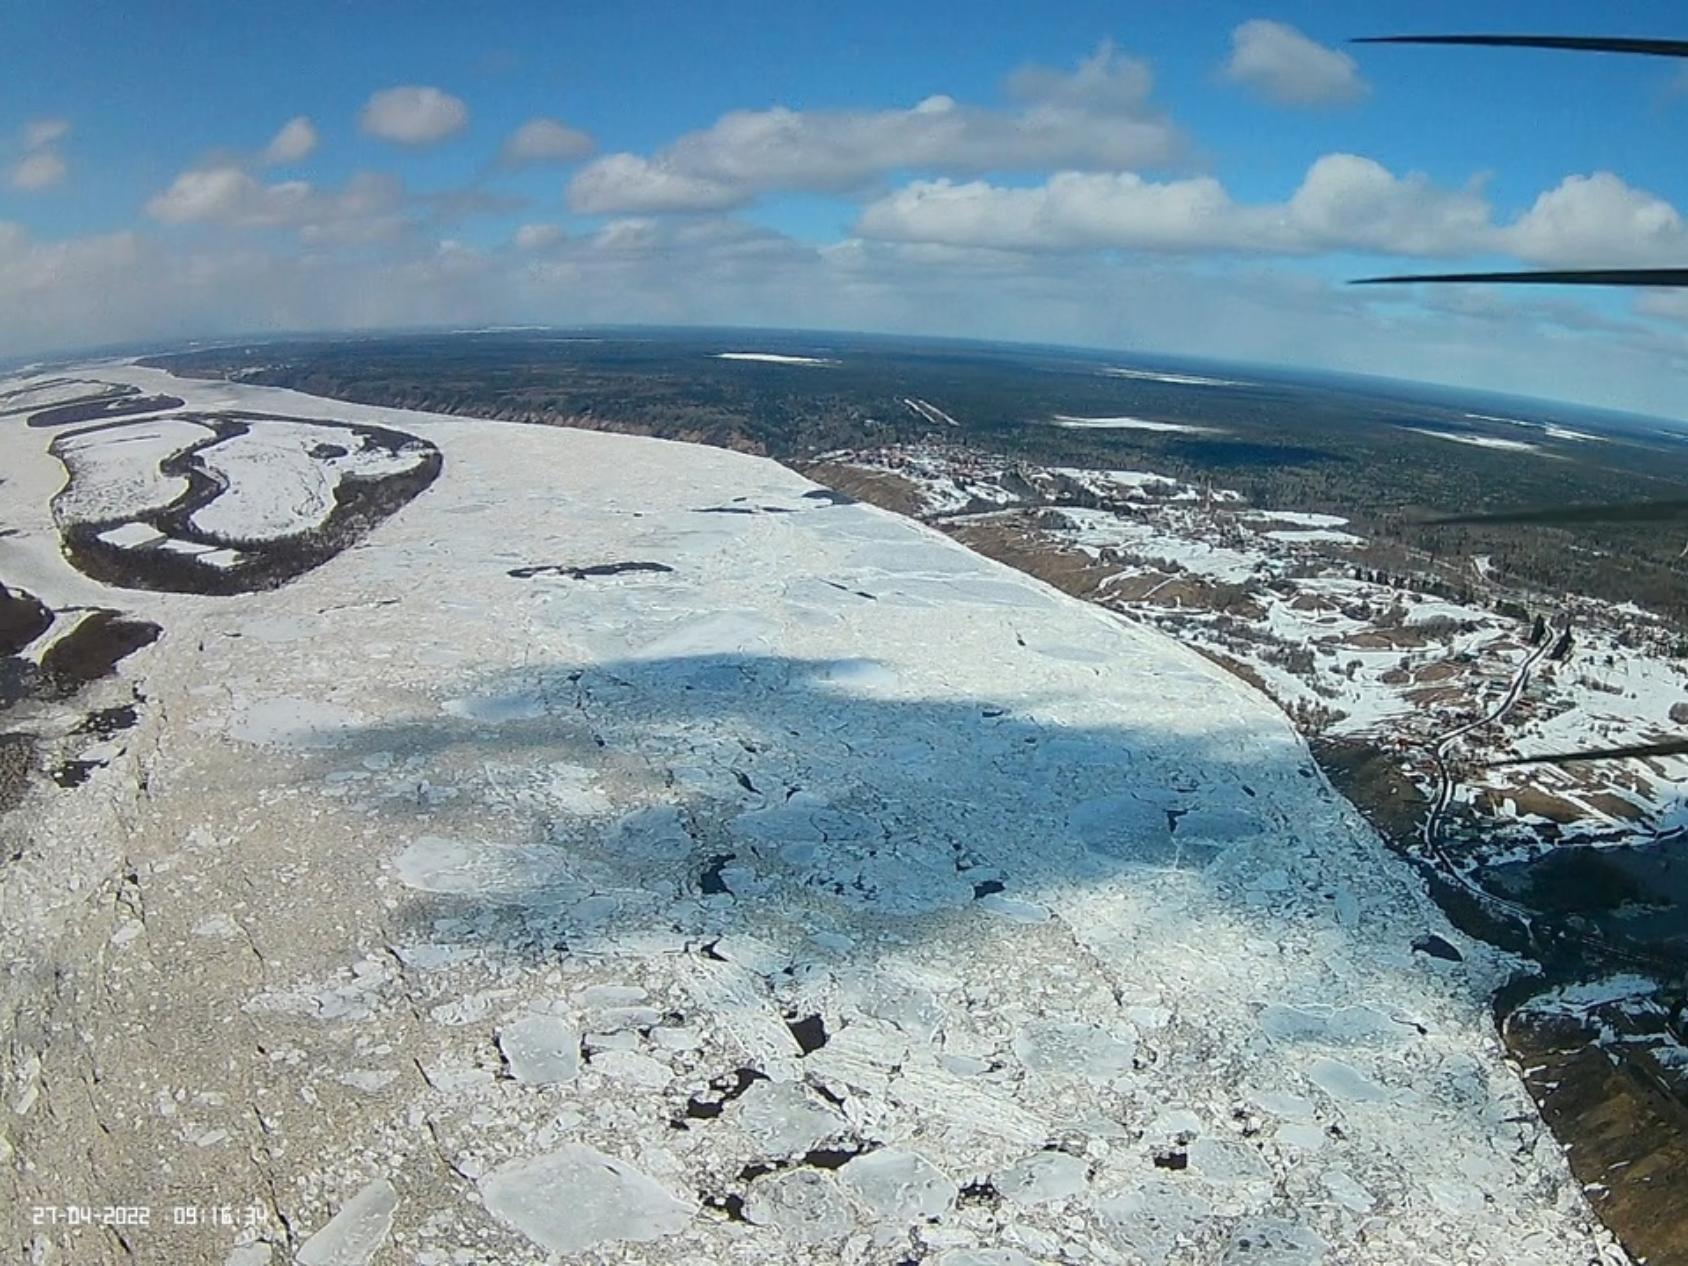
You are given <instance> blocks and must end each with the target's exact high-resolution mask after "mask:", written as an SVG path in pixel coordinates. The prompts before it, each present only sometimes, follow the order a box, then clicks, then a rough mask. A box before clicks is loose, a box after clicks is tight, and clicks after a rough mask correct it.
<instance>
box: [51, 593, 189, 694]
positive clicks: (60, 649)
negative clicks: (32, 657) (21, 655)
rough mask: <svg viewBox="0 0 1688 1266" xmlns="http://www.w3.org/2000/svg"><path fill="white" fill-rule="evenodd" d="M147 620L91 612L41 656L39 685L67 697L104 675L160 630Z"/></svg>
mask: <svg viewBox="0 0 1688 1266" xmlns="http://www.w3.org/2000/svg"><path fill="white" fill-rule="evenodd" d="M162 631H163V630H161V629H160V628H159V627H158V625H156V624H153V623H151V622H150V621H147V620H131V619H127V618H125V617H124V616H121V615H119V614H118V613H117V612H116V611H95V612H94V613H93V614H92V615H89V616H86V617H84V618H83V620H82V622H81V623H80V624H78V625H77V626H76V627H75V628H74V629H72V630H71V631H70V632H69V633H67V634H65V635H64V636H63V637H61V638H60V639H59V640H58V641H56V642H54V643H53V644H52V645H51V646H49V647H48V648H47V650H46V652H45V653H44V654H43V655H42V656H41V684H42V687H43V689H44V691H45V692H46V693H47V694H49V695H50V696H52V697H55V698H60V699H64V698H68V697H70V696H71V695H73V694H75V693H76V692H77V691H78V690H80V689H81V688H82V687H83V686H86V685H88V684H89V683H90V682H95V681H99V680H100V679H101V678H104V677H108V676H110V675H111V674H112V672H113V671H115V670H116V668H117V665H118V664H119V663H120V662H122V661H123V660H124V659H126V658H128V657H129V656H130V655H133V654H134V653H135V652H136V651H138V650H140V649H141V648H142V647H143V646H151V645H152V644H153V643H154V642H156V641H157V640H158V636H159V634H160V633H161V632H162Z"/></svg>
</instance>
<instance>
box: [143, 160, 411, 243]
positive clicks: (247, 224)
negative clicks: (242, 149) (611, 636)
mask: <svg viewBox="0 0 1688 1266" xmlns="http://www.w3.org/2000/svg"><path fill="white" fill-rule="evenodd" d="M405 201H406V199H405V194H404V189H403V186H402V185H401V184H400V183H399V182H398V180H396V179H395V178H394V177H392V176H387V175H381V174H377V173H373V172H360V173H358V174H357V175H355V176H353V177H352V178H351V179H350V180H348V181H347V182H346V184H345V185H344V186H343V187H342V188H340V189H339V190H320V189H318V188H316V187H315V186H314V185H312V184H311V183H310V182H309V181H304V180H288V181H282V182H281V183H279V184H271V185H267V184H264V183H262V182H260V181H259V180H257V179H256V178H255V177H254V176H253V175H252V174H251V173H250V172H248V171H246V170H244V169H243V168H240V167H236V166H233V165H224V166H218V167H201V168H194V169H192V170H190V171H184V172H182V173H181V174H180V175H179V176H177V177H176V179H175V180H174V181H173V182H172V183H171V185H170V187H169V188H168V189H166V190H164V191H163V192H162V193H160V194H158V195H157V196H155V197H153V198H152V199H150V200H149V201H148V202H147V206H146V210H147V214H148V215H150V216H151V217H152V218H153V219H155V220H157V221H159V222H160V223H162V224H171V225H185V224H205V225H218V226H221V227H225V228H236V229H290V230H293V231H296V232H297V233H298V234H299V236H300V238H301V240H303V241H305V242H307V243H312V244H355V243H367V242H377V241H386V240H390V239H392V238H394V237H397V236H399V235H401V234H402V233H403V232H404V231H405V229H406V227H407V226H408V221H407V220H406V219H405V218H404V217H403V215H402V214H401V212H402V210H403V208H404V205H405Z"/></svg>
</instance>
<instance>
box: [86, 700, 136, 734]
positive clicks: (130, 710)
mask: <svg viewBox="0 0 1688 1266" xmlns="http://www.w3.org/2000/svg"><path fill="white" fill-rule="evenodd" d="M138 715H139V714H138V713H137V712H136V710H135V705H134V704H132V703H124V704H119V705H118V706H117V707H115V708H101V709H99V710H98V711H96V712H90V713H89V714H88V715H87V716H85V717H83V718H82V723H81V724H80V725H78V726H77V727H76V728H75V729H74V730H72V731H71V733H73V734H94V735H98V736H99V737H100V738H110V737H111V736H112V735H113V734H117V733H119V732H120V731H123V730H127V729H128V728H130V727H131V726H132V725H134V724H135V721H136V719H137V717H138Z"/></svg>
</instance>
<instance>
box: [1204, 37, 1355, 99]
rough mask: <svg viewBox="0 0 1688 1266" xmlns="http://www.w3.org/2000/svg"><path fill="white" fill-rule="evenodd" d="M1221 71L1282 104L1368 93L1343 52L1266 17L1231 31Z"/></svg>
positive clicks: (1232, 79)
mask: <svg viewBox="0 0 1688 1266" xmlns="http://www.w3.org/2000/svg"><path fill="white" fill-rule="evenodd" d="M1222 73H1223V74H1224V76H1225V78H1227V79H1229V80H1231V81H1232V82H1233V83H1238V84H1241V85H1243V86H1244V87H1245V88H1248V89H1249V90H1250V91H1252V92H1254V93H1255V94H1257V95H1258V96H1260V97H1262V98H1264V99H1265V100H1267V101H1270V102H1271V103H1272V104H1274V105H1280V106H1296V107H1307V106H1332V105H1348V104H1351V103H1352V102H1355V101H1358V100H1360V99H1361V98H1362V97H1364V96H1365V95H1366V93H1367V92H1369V91H1370V88H1369V87H1368V86H1367V84H1366V81H1365V80H1364V79H1362V78H1361V77H1360V68H1359V67H1358V66H1357V65H1356V64H1355V62H1354V59H1353V58H1352V57H1350V56H1348V54H1347V53H1344V52H1342V51H1341V50H1339V49H1334V48H1327V47H1326V46H1325V45H1323V44H1320V43H1317V42H1316V41H1314V40H1310V39H1308V38H1307V37H1306V36H1305V35H1303V34H1302V33H1301V32H1300V31H1298V30H1296V29H1295V28H1294V27H1293V26H1289V25H1286V24H1285V23H1283V22H1272V21H1269V20H1268V19H1266V18H1255V19H1253V20H1252V21H1249V22H1244V23H1243V24H1242V25H1241V26H1239V27H1237V28H1236V29H1235V30H1233V31H1232V32H1231V56H1230V57H1229V58H1228V59H1227V60H1226V62H1225V65H1224V68H1223V72H1222Z"/></svg>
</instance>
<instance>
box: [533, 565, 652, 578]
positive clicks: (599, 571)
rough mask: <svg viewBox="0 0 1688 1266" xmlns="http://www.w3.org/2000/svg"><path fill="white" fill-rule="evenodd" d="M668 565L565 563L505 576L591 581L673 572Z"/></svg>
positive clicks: (539, 566) (541, 566)
mask: <svg viewBox="0 0 1688 1266" xmlns="http://www.w3.org/2000/svg"><path fill="white" fill-rule="evenodd" d="M673 570H674V569H673V568H672V567H670V566H668V564H667V563H593V564H591V565H590V566H587V567H570V566H568V565H566V564H564V563H537V564H535V565H533V566H531V567H512V568H511V569H510V570H509V571H507V572H505V573H504V574H505V575H507V576H514V577H515V578H516V579H517V580H531V579H532V578H533V577H535V576H564V577H567V578H568V579H569V580H590V579H592V578H593V577H596V576H625V575H628V574H630V573H635V572H653V573H654V572H672V571H673Z"/></svg>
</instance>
